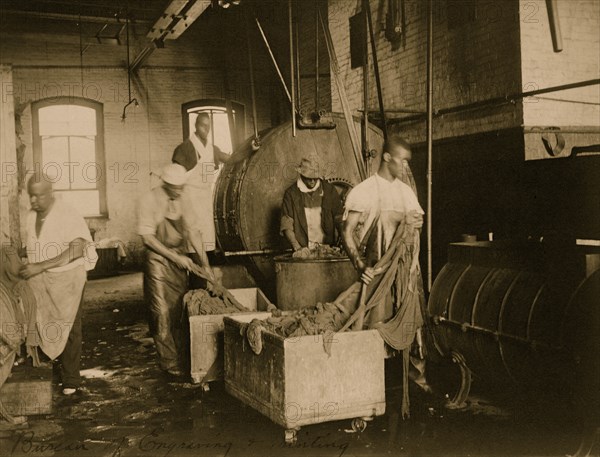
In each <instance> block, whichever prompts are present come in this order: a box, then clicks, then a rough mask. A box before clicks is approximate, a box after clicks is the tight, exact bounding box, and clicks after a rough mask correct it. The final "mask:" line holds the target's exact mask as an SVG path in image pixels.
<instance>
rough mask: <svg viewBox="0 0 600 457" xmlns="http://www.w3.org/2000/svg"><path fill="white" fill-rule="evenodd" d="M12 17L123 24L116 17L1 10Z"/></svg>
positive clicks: (133, 21) (135, 21)
mask: <svg viewBox="0 0 600 457" xmlns="http://www.w3.org/2000/svg"><path fill="white" fill-rule="evenodd" d="M4 14H6V15H13V16H25V17H32V18H36V19H52V20H56V21H70V22H79V21H80V20H81V22H89V23H96V24H106V23H107V22H125V19H124V18H123V19H122V21H119V20H118V18H117V16H116V15H115V16H85V15H81V16H79V14H68V13H49V12H43V11H24V10H11V9H4V8H3V9H2V15H4ZM131 22H132V23H134V24H150V23H151V21H147V20H137V19H136V20H133V19H132V21H131Z"/></svg>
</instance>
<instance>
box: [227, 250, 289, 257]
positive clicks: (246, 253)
mask: <svg viewBox="0 0 600 457" xmlns="http://www.w3.org/2000/svg"><path fill="white" fill-rule="evenodd" d="M290 252H292V249H259V250H256V251H225V252H224V253H223V255H224V256H225V257H241V256H250V255H270V254H288V253H290Z"/></svg>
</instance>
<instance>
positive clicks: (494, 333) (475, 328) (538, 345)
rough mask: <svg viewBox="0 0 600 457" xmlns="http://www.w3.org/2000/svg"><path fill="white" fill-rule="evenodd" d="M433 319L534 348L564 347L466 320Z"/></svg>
mask: <svg viewBox="0 0 600 457" xmlns="http://www.w3.org/2000/svg"><path fill="white" fill-rule="evenodd" d="M433 320H434V322H435V321H437V322H439V324H447V325H451V326H453V327H460V328H461V329H462V330H464V331H467V330H470V331H473V332H476V333H483V334H486V335H490V336H493V337H494V338H498V340H499V341H500V340H510V341H514V342H518V343H522V344H526V345H529V346H533V347H536V348H544V349H552V350H556V351H560V350H563V349H564V347H563V346H560V345H556V344H548V343H546V342H541V341H536V340H531V339H527V338H523V337H522V336H517V335H511V334H510V333H503V332H499V331H495V330H490V329H488V328H485V327H480V326H478V325H473V324H469V323H468V322H457V321H453V320H450V319H446V318H445V317H443V316H434V317H433Z"/></svg>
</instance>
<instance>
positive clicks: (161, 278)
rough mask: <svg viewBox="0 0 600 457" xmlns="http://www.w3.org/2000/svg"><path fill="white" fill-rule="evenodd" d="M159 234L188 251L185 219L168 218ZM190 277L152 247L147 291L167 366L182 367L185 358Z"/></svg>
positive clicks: (162, 362)
mask: <svg viewBox="0 0 600 457" xmlns="http://www.w3.org/2000/svg"><path fill="white" fill-rule="evenodd" d="M156 238H157V239H158V240H159V241H160V242H161V243H162V244H164V245H165V246H166V247H168V248H170V249H173V250H175V251H178V252H180V253H185V250H186V249H185V248H186V245H185V240H184V237H183V229H182V220H181V219H179V220H177V221H172V220H169V219H164V220H163V222H161V223H160V225H159V226H158V227H157V230H156ZM187 281H188V278H187V272H186V270H183V269H181V268H179V267H178V266H177V265H175V264H174V263H173V262H171V261H170V260H169V259H167V258H166V257H163V256H162V255H160V254H157V253H155V252H153V251H150V250H149V251H148V253H147V258H146V268H145V271H144V294H145V297H146V302H147V303H149V304H150V312H151V316H150V331H151V333H152V336H153V338H154V342H155V344H156V351H157V352H158V356H159V361H160V367H161V368H162V369H163V370H168V369H172V368H179V367H180V366H181V365H180V364H181V362H183V360H182V359H183V351H182V350H183V347H182V344H183V341H182V340H183V336H182V335H183V334H182V326H183V322H182V317H183V314H182V311H183V296H184V294H185V293H186V291H187Z"/></svg>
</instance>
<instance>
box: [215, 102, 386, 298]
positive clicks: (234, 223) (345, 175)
mask: <svg viewBox="0 0 600 457" xmlns="http://www.w3.org/2000/svg"><path fill="white" fill-rule="evenodd" d="M331 119H332V120H333V122H334V123H335V125H336V127H335V128H333V129H300V128H299V129H297V130H296V137H293V136H292V125H291V122H288V123H286V124H283V125H280V126H278V127H275V128H273V129H270V130H268V131H267V132H263V133H262V134H261V147H260V149H259V150H258V151H256V152H254V153H252V152H251V150H252V146H251V143H250V141H246V142H245V143H244V144H242V145H241V146H240V148H238V150H236V152H235V154H245V155H247V156H248V158H246V159H245V160H244V161H242V162H239V163H237V164H227V165H225V166H224V167H223V170H222V171H221V173H220V175H219V177H218V179H217V183H216V189H215V202H214V204H215V225H216V234H217V240H218V243H219V246H220V248H221V249H222V250H224V251H262V250H273V249H275V250H284V249H286V248H288V247H289V246H288V245H287V242H286V241H285V239H284V238H283V237H282V236H281V235H280V233H279V222H280V208H281V202H282V200H283V194H284V192H285V189H287V188H288V187H289V186H290V185H291V184H292V183H294V182H295V181H296V179H297V177H298V175H297V172H296V167H297V166H298V164H299V163H300V160H301V159H302V157H304V156H307V155H310V154H316V155H317V156H319V157H320V159H321V163H322V166H323V173H322V175H323V177H324V178H326V179H341V180H342V181H347V182H348V183H350V184H352V185H355V184H357V183H358V182H360V175H359V172H358V167H357V164H356V159H355V157H354V153H353V149H352V144H351V142H350V136H349V134H348V130H347V128H346V124H345V121H344V118H343V116H342V115H340V114H332V115H331ZM355 125H356V127H357V130H358V131H360V130H359V129H360V125H359V123H358V122H355ZM382 144H383V136H382V134H381V131H380V130H379V129H377V128H375V127H371V128H370V130H369V145H370V147H371V148H373V149H374V150H377V151H380V150H381V146H382ZM378 160H379V159H378V158H376V159H374V163H373V169H375V167H376V162H377V161H378ZM246 262H247V263H248V265H247V266H248V267H249V270H250V272H251V274H252V275H253V276H254V277H255V279H256V280H257V282H258V283H259V285H260V286H261V288H262V289H263V290H265V292H267V294H268V295H269V296H271V297H273V296H274V294H273V292H274V290H273V289H274V287H273V285H274V283H275V281H274V280H275V268H274V263H273V260H272V259H271V258H270V257H268V256H264V255H263V256H260V255H255V256H251V257H249V258H246Z"/></svg>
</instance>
